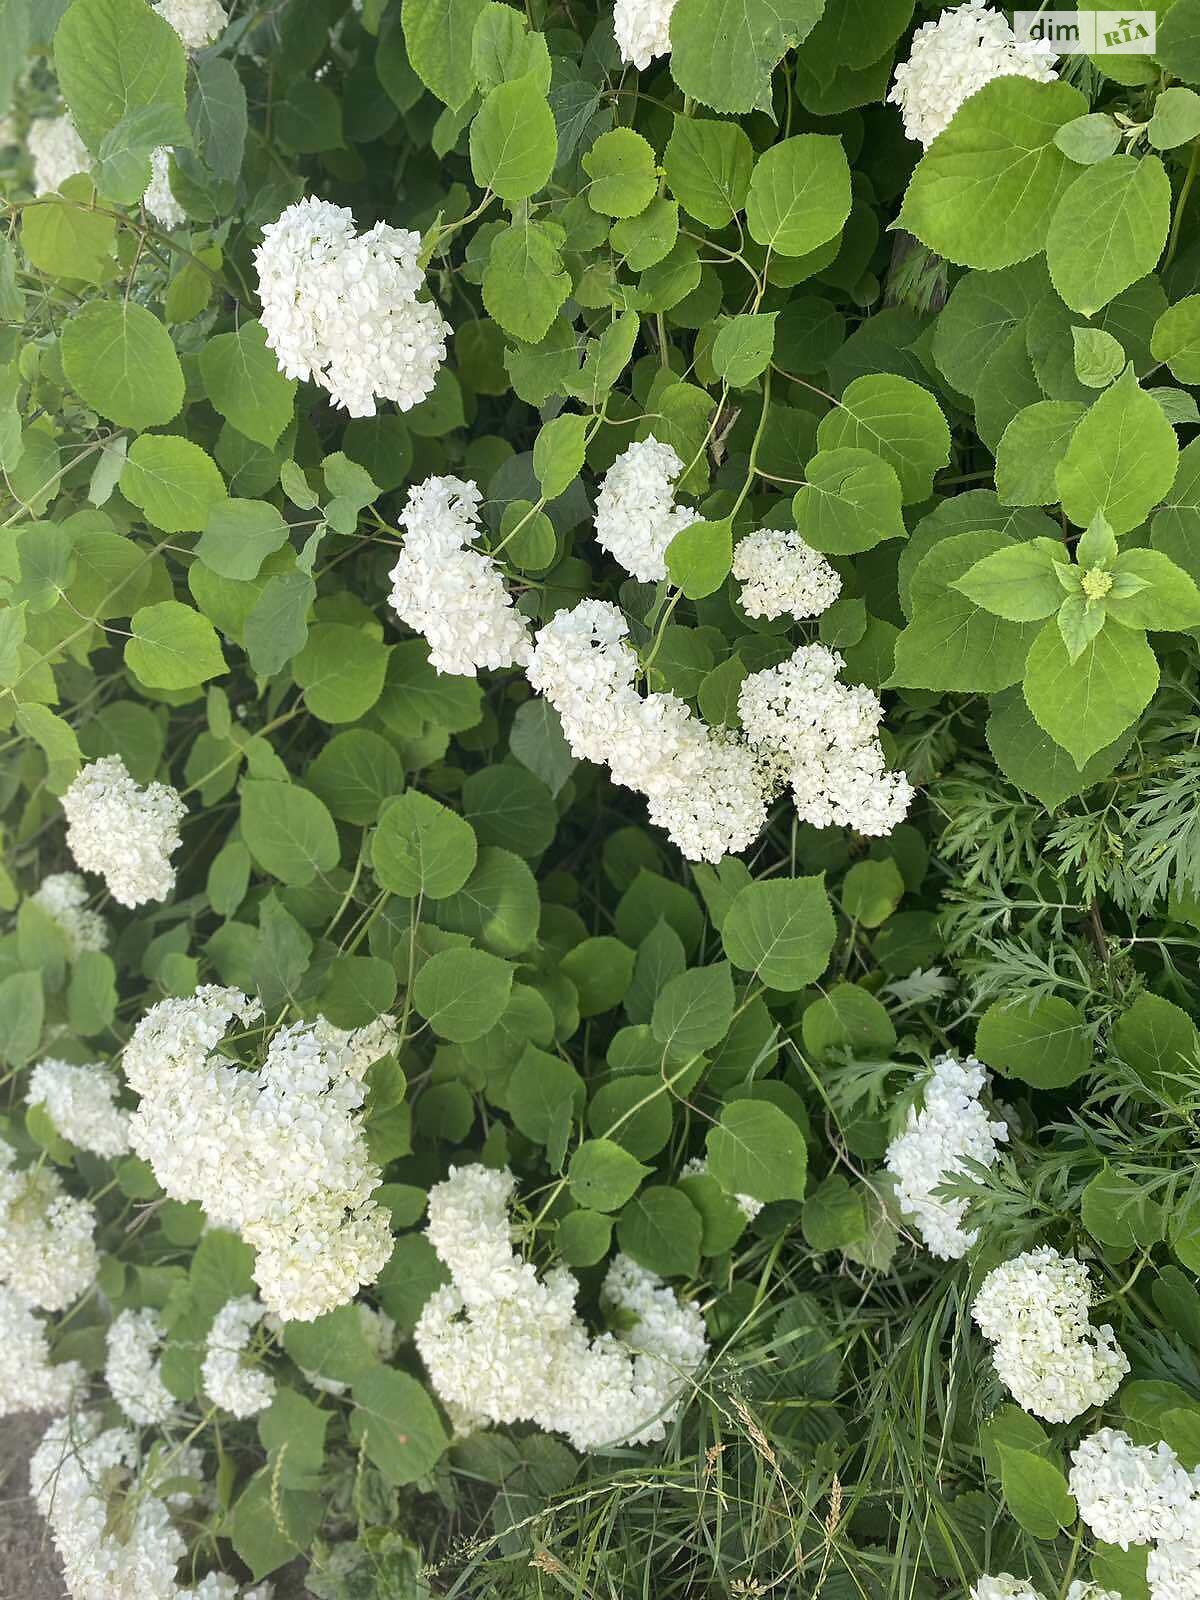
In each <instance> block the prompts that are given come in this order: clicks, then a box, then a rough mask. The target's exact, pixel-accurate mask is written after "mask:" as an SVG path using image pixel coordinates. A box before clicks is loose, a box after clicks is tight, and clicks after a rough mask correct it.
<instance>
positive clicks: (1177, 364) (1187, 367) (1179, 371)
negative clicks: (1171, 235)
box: [1150, 96, 1200, 383]
mask: <svg viewBox="0 0 1200 1600" xmlns="http://www.w3.org/2000/svg"><path fill="white" fill-rule="evenodd" d="M1197 98H1200V96H1198V97H1197ZM1150 349H1151V352H1152V354H1153V356H1154V359H1155V360H1156V361H1165V362H1166V364H1167V366H1168V367H1170V369H1171V375H1172V376H1173V377H1175V378H1177V379H1178V380H1179V382H1180V383H1200V294H1189V295H1185V297H1184V298H1183V299H1182V300H1179V301H1177V302H1176V303H1175V305H1173V306H1170V307H1168V309H1167V310H1166V311H1164V312H1163V314H1162V316H1161V317H1159V319H1158V321H1157V322H1156V323H1155V324H1154V332H1153V333H1152V334H1151V336H1150Z"/></svg>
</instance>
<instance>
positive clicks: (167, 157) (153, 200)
mask: <svg viewBox="0 0 1200 1600" xmlns="http://www.w3.org/2000/svg"><path fill="white" fill-rule="evenodd" d="M142 204H143V205H144V206H145V208H146V210H147V211H148V212H149V213H150V215H151V216H152V217H153V218H154V220H155V222H157V223H158V224H159V226H160V227H162V228H165V229H166V230H167V232H168V233H170V232H171V230H172V229H173V228H182V227H183V225H184V223H185V222H186V221H187V212H186V211H185V210H184V209H183V207H182V206H181V205H180V204H179V201H178V200H176V198H175V194H174V191H173V190H172V188H171V152H170V151H169V150H168V149H167V147H166V145H159V147H158V149H157V150H155V151H153V152H152V153H151V156H150V182H149V183H148V184H147V186H146V192H145V194H144V195H143V196H142Z"/></svg>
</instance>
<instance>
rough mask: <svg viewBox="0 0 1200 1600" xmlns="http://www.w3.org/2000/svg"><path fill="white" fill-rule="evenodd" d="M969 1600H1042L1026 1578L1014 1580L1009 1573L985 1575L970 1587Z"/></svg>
mask: <svg viewBox="0 0 1200 1600" xmlns="http://www.w3.org/2000/svg"><path fill="white" fill-rule="evenodd" d="M971 1600H1042V1596H1041V1595H1040V1594H1039V1593H1038V1591H1037V1590H1036V1589H1035V1588H1034V1587H1033V1585H1032V1584H1031V1583H1030V1581H1029V1579H1028V1578H1014V1577H1013V1575H1012V1573H1011V1572H997V1573H996V1574H995V1576H992V1575H991V1574H989V1573H985V1574H984V1575H983V1577H981V1578H979V1579H978V1580H977V1581H976V1582H975V1583H973V1584H972V1585H971Z"/></svg>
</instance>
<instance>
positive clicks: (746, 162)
mask: <svg viewBox="0 0 1200 1600" xmlns="http://www.w3.org/2000/svg"><path fill="white" fill-rule="evenodd" d="M753 166H754V147H753V146H752V145H751V143H750V140H749V139H748V138H747V137H746V134H745V131H744V130H743V129H742V128H740V127H739V126H738V124H737V123H736V122H713V121H711V120H706V119H702V118H699V117H681V116H676V118H675V124H674V127H673V129H672V132H671V137H670V139H669V140H668V141H667V148H666V150H665V151H664V153H663V170H664V171H665V172H666V175H667V182H668V184H670V186H671V193H672V194H673V195H675V196H676V197H677V199H678V201H679V203H680V205H681V206H682V207H683V209H684V210H685V211H686V212H687V213H688V215H689V216H691V217H695V219H696V221H697V222H701V223H703V224H704V226H705V227H708V228H723V227H724V226H725V224H726V223H727V222H729V221H731V220H732V218H733V217H734V216H735V215H736V214H737V213H738V212H739V211H740V210H741V209H742V207H743V206H744V205H745V203H746V194H747V191H748V190H749V187H750V173H751V169H752V168H753Z"/></svg>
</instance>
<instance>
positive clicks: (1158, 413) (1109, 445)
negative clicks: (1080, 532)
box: [1055, 364, 1179, 534]
mask: <svg viewBox="0 0 1200 1600" xmlns="http://www.w3.org/2000/svg"><path fill="white" fill-rule="evenodd" d="M1178 465H1179V443H1178V441H1177V439H1176V437H1175V430H1174V428H1173V427H1172V426H1171V424H1170V423H1169V422H1168V421H1167V419H1166V417H1165V416H1164V415H1163V412H1162V407H1161V406H1160V405H1159V404H1158V401H1157V400H1155V399H1154V397H1153V396H1152V395H1149V394H1147V393H1146V392H1145V390H1144V389H1141V388H1140V387H1139V386H1138V381H1137V378H1136V376H1135V375H1134V371H1133V366H1132V364H1131V365H1130V366H1128V367H1127V368H1126V369H1125V371H1124V373H1123V374H1122V375H1121V377H1119V378H1118V379H1117V381H1116V382H1115V383H1114V384H1113V385H1112V386H1111V387H1110V388H1108V389H1106V390H1105V391H1104V393H1103V394H1102V395H1101V396H1100V397H1099V399H1097V400H1096V401H1095V402H1094V403H1093V404H1092V406H1091V407H1090V408H1089V410H1088V412H1087V414H1086V416H1084V417H1083V418H1082V420H1081V421H1080V422H1079V424H1078V426H1077V427H1076V429H1075V431H1074V433H1073V434H1072V435H1071V441H1070V443H1069V444H1068V446H1067V449H1066V453H1065V454H1064V456H1063V459H1062V460H1061V462H1060V463H1059V465H1058V468H1057V470H1056V472H1055V480H1056V482H1057V484H1058V490H1059V493H1060V495H1061V496H1062V505H1063V510H1064V511H1065V512H1066V514H1067V516H1068V517H1070V519H1071V521H1072V522H1073V523H1075V524H1076V526H1077V527H1080V528H1086V527H1087V525H1088V523H1089V522H1091V520H1092V518H1093V517H1094V516H1095V515H1096V513H1097V512H1098V511H1099V512H1103V513H1104V515H1105V517H1107V519H1108V521H1109V522H1110V523H1111V524H1112V527H1113V531H1114V532H1115V533H1118V534H1122V533H1128V532H1129V530H1130V529H1131V528H1136V527H1137V526H1138V524H1139V523H1140V522H1144V521H1145V519H1146V517H1147V516H1148V515H1149V514H1150V512H1151V510H1152V509H1153V508H1154V507H1155V506H1156V505H1157V504H1158V502H1159V501H1160V500H1162V499H1163V497H1164V496H1165V495H1166V494H1167V491H1168V490H1169V489H1170V487H1171V485H1172V483H1173V482H1174V481H1175V473H1176V470H1177V468H1178Z"/></svg>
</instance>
